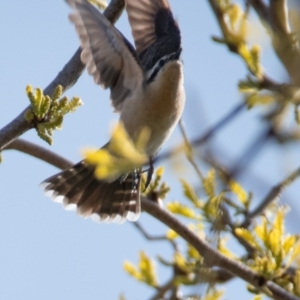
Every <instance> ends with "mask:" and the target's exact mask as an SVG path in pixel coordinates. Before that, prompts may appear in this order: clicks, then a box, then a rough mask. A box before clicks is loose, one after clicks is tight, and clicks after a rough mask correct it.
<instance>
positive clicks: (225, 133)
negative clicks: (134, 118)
mask: <svg viewBox="0 0 300 300" xmlns="http://www.w3.org/2000/svg"><path fill="white" fill-rule="evenodd" d="M170 2H171V6H172V8H173V12H174V15H175V17H176V18H177V20H178V22H179V25H180V28H181V31H182V38H183V61H184V68H185V87H186V93H187V101H186V108H185V112H184V115H183V121H184V122H185V125H186V129H187V133H188V136H189V137H190V138H193V137H197V136H200V135H201V134H203V133H204V132H206V130H207V129H208V128H209V127H210V126H212V125H214V124H215V123H216V122H217V121H218V120H220V119H221V118H222V117H223V116H224V115H225V114H226V113H228V112H229V111H230V110H231V109H233V107H235V106H236V105H237V104H238V103H240V101H241V100H242V96H241V95H240V94H239V92H238V90H237V82H238V80H239V79H243V78H245V76H246V75H247V71H246V68H245V66H244V64H243V62H242V61H241V59H240V58H238V57H237V56H235V55H234V54H231V53H229V52H228V50H227V49H226V48H225V47H224V46H222V45H219V44H216V43H214V42H213V41H212V40H211V36H212V35H216V36H220V34H219V28H218V26H217V23H216V20H215V17H214V16H213V14H212V11H211V10H210V7H209V6H208V4H207V2H208V1H196V0H190V1H179V0H171V1H170ZM69 12H70V9H69V7H68V6H67V5H66V3H65V2H64V1H62V0H61V1H38V0H29V1H26V2H25V1H16V0H12V1H2V2H1V3H0V33H1V41H2V47H1V54H2V59H1V60H0V70H1V71H0V79H1V83H2V84H1V89H0V107H1V109H0V127H2V126H4V125H5V124H6V123H8V122H9V121H10V120H11V119H13V118H14V117H15V116H17V115H18V114H19V113H20V112H21V111H22V110H23V109H24V108H25V107H26V106H27V105H28V100H27V97H26V94H25V87H26V85H28V84H31V85H32V86H33V87H41V88H44V87H46V86H47V85H48V83H49V82H51V81H52V79H53V78H54V77H55V76H56V75H57V73H58V72H59V71H60V70H61V69H62V67H63V66H64V64H65V63H66V62H67V61H68V60H69V58H70V57H71V56H72V55H73V53H74V52H75V50H76V49H77V47H78V45H79V43H78V38H77V36H76V33H75V30H74V28H73V25H72V24H71V23H70V22H69V21H68V18H67V15H68V13H69ZM117 27H118V28H119V29H120V30H121V31H122V32H123V34H124V35H125V36H126V37H127V38H128V39H129V40H130V41H132V38H131V32H130V28H129V25H128V22H127V17H126V15H125V14H124V15H123V16H122V18H121V19H120V20H119V21H118V23H117ZM259 31H260V33H261V34H260V35H259V36H264V30H263V29H262V28H260V29H259ZM253 41H255V38H253ZM258 41H259V42H262V39H261V37H260V38H259V40H258ZM262 60H263V64H264V67H265V69H266V71H267V73H268V74H271V75H272V77H273V78H274V79H277V80H283V78H285V74H284V71H283V69H282V67H281V66H280V64H279V63H278V62H277V60H276V58H275V56H274V54H273V53H272V51H271V50H270V47H269V44H268V40H264V41H263V52H262ZM67 95H68V96H69V97H72V96H80V97H81V98H82V100H83V102H84V106H82V107H80V108H79V109H78V111H77V112H76V113H74V114H70V115H68V116H67V117H66V118H65V121H64V126H63V130H61V131H57V132H55V134H54V144H53V146H51V147H50V146H48V145H46V144H45V143H44V142H43V141H41V140H40V139H39V138H38V137H37V136H36V133H35V131H33V130H32V131H30V132H28V133H26V134H25V135H24V136H23V138H25V139H28V140H30V141H32V142H36V143H37V144H40V145H43V146H45V147H46V148H50V149H52V150H53V151H56V152H57V153H59V154H61V155H63V156H65V157H67V158H68V159H69V160H72V161H74V162H77V161H78V160H80V159H81V150H82V149H83V147H86V146H94V147H98V146H101V145H102V144H104V143H105V142H106V141H107V140H108V138H109V132H110V128H111V124H112V121H113V120H117V115H116V114H113V113H112V109H111V106H110V103H109V100H108V99H109V92H108V91H103V90H101V88H100V87H98V86H96V85H95V84H94V82H93V80H92V78H91V77H89V76H88V75H87V73H86V72H85V73H84V74H83V75H82V76H81V78H80V79H79V81H78V82H77V84H76V85H75V86H74V87H73V88H72V89H70V90H69V91H67ZM261 113H262V110H261V109H254V110H252V111H250V112H247V113H246V111H245V112H243V113H242V114H241V115H240V116H239V117H238V118H236V119H235V120H234V121H233V122H232V123H230V125H228V126H227V127H226V128H224V129H222V130H221V131H220V132H219V133H218V134H217V135H216V137H215V138H214V139H213V140H212V141H211V143H210V145H211V146H212V147H213V149H214V152H215V153H216V155H218V157H219V158H220V160H221V161H223V163H224V164H226V165H229V166H230V165H232V164H233V163H234V162H235V161H236V159H237V158H238V157H239V155H240V154H241V153H243V150H245V149H246V148H247V145H249V144H250V143H251V141H252V139H253V138H254V137H255V136H256V134H257V132H259V131H260V130H261V128H262V126H263V122H262V121H260V116H261ZM180 141H181V136H180V134H179V130H178V129H177V130H176V131H175V132H174V134H173V136H172V137H171V139H170V141H169V142H168V143H167V145H166V146H165V148H164V149H163V150H162V152H163V151H166V150H167V149H171V148H172V146H174V145H177V144H178V143H179V142H180ZM272 146H274V145H272V144H270V145H269V146H268V147H266V148H265V149H264V150H263V151H262V152H261V153H260V154H259V155H258V157H256V159H255V160H254V161H253V164H252V166H251V168H249V169H248V171H247V173H246V174H244V175H243V176H242V177H241V178H240V180H241V182H242V183H243V184H244V186H245V188H246V189H248V190H251V191H254V192H256V194H255V199H254V201H259V200H260V199H261V198H262V197H263V196H264V195H266V193H267V192H268V191H269V189H270V187H271V186H273V185H275V184H276V183H278V182H279V181H280V180H282V179H283V178H284V176H286V175H287V174H288V172H290V171H292V170H293V168H295V167H296V166H299V161H300V156H299V151H298V152H297V151H295V150H294V149H293V148H292V147H284V148H282V149H277V148H275V147H272ZM200 151H202V150H200ZM203 151H204V149H203ZM163 164H164V165H165V167H166V175H165V178H166V180H167V181H168V182H170V184H171V186H172V192H171V193H170V195H169V197H168V199H170V200H175V199H176V200H181V199H183V194H182V191H181V189H180V184H179V178H180V177H185V178H188V179H189V180H190V181H191V182H193V183H195V184H196V183H197V177H196V175H195V174H194V173H193V172H192V170H191V169H190V168H185V169H181V170H180V171H178V169H176V168H175V167H174V165H176V163H174V164H170V163H163ZM186 165H187V163H186ZM57 171H58V170H57V169H56V168H55V167H53V166H50V165H47V164H46V163H44V162H41V161H38V160H36V159H34V158H32V157H29V156H27V155H25V154H21V153H17V152H15V151H6V152H4V153H3V163H2V164H1V165H0V187H1V197H0V201H1V204H2V207H1V211H0V215H1V217H0V239H1V248H0V249H1V250H0V298H1V299H13V300H15V299H24V300H27V299H45V300H47V299H73V300H77V299H118V296H119V295H120V293H123V294H124V295H125V296H126V299H131V300H134V299H147V298H149V297H150V296H151V295H152V293H153V291H152V290H151V289H149V288H148V287H146V286H144V285H142V284H137V283H136V282H135V281H134V280H133V279H132V278H130V277H129V276H128V275H127V274H126V273H125V272H124V271H123V269H122V264H123V261H124V260H125V259H128V260H130V261H132V262H137V259H138V251H139V250H140V249H144V250H145V251H146V252H147V253H148V254H149V255H150V256H152V257H155V256H156V255H157V254H159V255H160V256H163V257H165V258H168V257H169V256H170V254H171V253H172V249H171V247H170V246H169V245H168V244H166V243H163V242H152V243H150V242H147V241H145V240H144V238H143V237H142V236H141V235H140V233H139V232H137V231H136V229H135V228H134V227H133V225H132V224H130V222H126V223H125V224H124V225H122V226H119V225H115V224H111V225H106V224H101V225H99V224H96V223H93V222H92V221H91V220H84V219H82V218H80V217H79V216H77V215H76V214H75V213H74V212H66V211H64V210H63V209H62V207H61V206H60V205H58V204H55V203H53V202H51V200H50V199H48V198H47V197H45V196H44V195H43V193H42V191H41V189H40V188H39V187H38V184H39V183H40V182H41V181H42V180H44V179H45V178H47V177H49V176H50V175H53V174H54V173H55V172H57ZM204 171H206V169H204ZM249 178H256V180H254V181H250V180H249ZM299 187H300V184H299V181H298V182H296V183H295V184H294V185H293V186H292V187H291V188H290V189H289V190H288V192H287V193H285V194H284V199H283V202H284V200H286V201H288V203H289V204H290V205H291V206H292V208H293V210H292V212H291V213H290V215H289V218H290V220H291V221H290V225H291V224H292V222H293V220H295V218H296V217H297V215H299V209H298V208H297V206H295V204H294V203H296V200H297V196H296V192H297V191H298V194H299ZM140 221H141V223H142V224H143V226H144V227H145V228H147V230H148V231H149V233H152V234H162V233H164V232H165V231H166V228H165V226H163V225H161V224H160V223H159V222H158V221H156V220H154V219H153V218H152V217H150V216H148V215H146V214H142V216H141V218H140ZM290 228H291V230H292V231H293V232H295V230H296V229H295V228H293V227H290ZM233 247H234V248H233V250H234V251H240V249H238V248H236V247H235V246H233ZM158 270H159V279H160V282H161V283H164V282H166V281H167V280H168V279H169V276H170V274H169V270H168V269H166V268H164V267H159V268H158ZM197 289H198V288H197ZM199 290H200V291H201V288H199ZM244 290H245V283H242V282H241V281H240V282H238V280H234V281H233V282H232V283H230V284H229V287H228V293H227V294H226V295H227V297H226V298H227V299H237V298H236V297H235V296H236V295H237V292H239V293H243V291H244ZM197 291H198V290H197ZM240 295H242V294H239V297H240ZM226 298H225V299H226ZM246 298H247V299H251V296H250V295H247V296H245V299H246Z"/></svg>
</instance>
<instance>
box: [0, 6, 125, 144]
mask: <svg viewBox="0 0 300 300" xmlns="http://www.w3.org/2000/svg"><path fill="white" fill-rule="evenodd" d="M123 8H124V0H112V1H111V2H110V4H109V5H108V6H107V8H106V10H105V11H104V15H105V16H106V17H107V18H108V19H109V20H110V21H111V22H112V23H114V22H115V21H116V20H117V19H118V18H119V16H120V15H121V13H122V11H123ZM80 54H81V49H80V48H78V49H77V50H76V52H75V54H74V55H73V56H72V58H71V59H70V60H69V61H68V62H67V64H66V65H65V66H64V67H63V69H62V70H61V71H60V72H59V73H58V75H57V76H56V77H55V78H54V79H53V81H52V82H51V83H50V84H49V85H48V86H47V87H46V88H45V89H44V94H45V95H49V96H51V95H52V94H53V92H54V90H55V88H56V87H57V86H58V85H61V86H62V87H63V91H64V92H65V91H66V90H67V89H69V88H70V87H71V86H73V85H74V84H75V83H76V81H77V80H78V78H79V77H80V75H81V74H82V72H83V70H84V68H85V66H84V64H83V63H82V62H81V59H80ZM28 109H30V105H29V106H28V107H26V108H25V109H24V110H23V111H22V112H21V113H20V114H19V115H18V116H17V117H16V118H15V119H14V120H12V121H11V122H10V123H8V124H7V125H6V126H4V127H3V128H2V129H0V150H2V149H3V148H4V147H5V146H7V145H8V144H9V143H11V142H12V141H13V140H14V139H16V138H18V137H19V136H20V135H22V134H23V133H25V132H26V131H28V130H30V129H32V128H33V127H34V126H33V124H31V123H30V122H28V121H26V120H25V118H24V114H25V112H26V111H27V110H28Z"/></svg>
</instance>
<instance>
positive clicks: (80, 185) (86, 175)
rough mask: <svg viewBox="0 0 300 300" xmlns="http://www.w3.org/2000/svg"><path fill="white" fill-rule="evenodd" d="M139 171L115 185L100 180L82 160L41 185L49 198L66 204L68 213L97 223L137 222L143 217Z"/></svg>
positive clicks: (119, 180) (121, 178)
mask: <svg viewBox="0 0 300 300" xmlns="http://www.w3.org/2000/svg"><path fill="white" fill-rule="evenodd" d="M139 177H140V176H139V174H138V172H136V171H134V172H131V173H129V174H128V175H126V176H121V177H119V178H117V179H116V180H115V181H113V182H106V181H100V180H98V179H96V178H95V176H94V168H93V167H91V166H89V165H87V164H86V163H85V161H81V162H79V163H77V164H76V165H74V166H72V167H71V168H69V169H67V170H64V171H62V172H60V173H58V174H56V175H54V176H52V177H49V178H48V179H46V180H44V181H43V182H42V183H41V186H42V187H43V188H44V190H45V193H46V195H47V196H50V197H51V198H52V199H53V200H54V201H55V202H59V203H62V204H63V206H64V207H65V209H67V210H77V213H78V214H79V215H81V216H83V217H91V218H92V219H93V220H94V221H97V222H107V223H109V222H115V223H123V222H124V221H125V220H126V219H128V220H129V221H136V220H137V219H138V217H139V215H140V212H141V207H140V194H139V190H140V189H139V184H140V178H139Z"/></svg>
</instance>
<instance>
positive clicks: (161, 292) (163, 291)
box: [150, 278, 174, 300]
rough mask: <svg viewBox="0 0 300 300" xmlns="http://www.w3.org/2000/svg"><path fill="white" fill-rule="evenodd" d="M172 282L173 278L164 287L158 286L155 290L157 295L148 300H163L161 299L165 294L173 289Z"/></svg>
mask: <svg viewBox="0 0 300 300" xmlns="http://www.w3.org/2000/svg"><path fill="white" fill-rule="evenodd" d="M173 280H174V278H172V279H171V280H169V281H168V282H167V283H165V284H164V285H162V286H160V287H159V288H158V289H157V293H156V294H155V295H154V296H152V297H151V298H150V300H162V299H164V298H163V297H164V296H165V294H166V293H167V292H168V291H169V290H171V289H172V288H173V287H174V283H173Z"/></svg>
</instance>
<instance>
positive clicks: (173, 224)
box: [16, 143, 300, 300]
mask: <svg viewBox="0 0 300 300" xmlns="http://www.w3.org/2000/svg"><path fill="white" fill-rule="evenodd" d="M25 144H27V143H25ZM30 144H31V143H30ZM27 145H28V144H27ZM30 146H32V145H30ZM16 148H17V147H16ZM21 148H22V147H19V149H18V150H20V151H23V150H21ZM24 148H25V147H23V149H24ZM27 149H32V148H31V147H28V148H27ZM45 150H46V149H44V148H43V147H39V151H40V152H43V151H45ZM31 152H33V151H31ZM45 152H46V153H47V155H49V153H51V152H52V151H49V150H46V151H45ZM26 153H28V154H31V153H30V151H27V152H26ZM47 155H46V154H45V156H44V157H47ZM34 156H35V155H34ZM54 156H55V155H53V157H54ZM41 157H42V155H40V157H39V158H41ZM56 158H57V159H58V161H59V162H58V163H57V166H58V165H61V166H62V165H65V166H69V165H70V164H71V165H72V163H70V162H69V161H68V160H66V159H64V158H63V157H61V156H57V157H56ZM50 161H51V160H49V161H47V162H50ZM50 163H51V162H50ZM299 176H300V168H299V169H297V170H296V171H295V172H293V173H292V174H291V175H290V176H288V177H287V178H286V179H285V180H284V181H283V182H282V183H281V184H280V186H282V187H285V186H287V185H288V184H289V183H291V182H292V181H293V180H295V179H296V178H298V177H299ZM276 195H277V196H278V192H277V193H276ZM141 200H142V209H143V210H144V211H146V212H147V213H149V214H150V215H152V216H153V217H154V218H156V219H157V220H159V221H161V222H162V223H164V224H165V225H167V226H168V227H170V228H171V229H173V230H174V231H176V232H177V233H178V234H179V235H180V236H181V237H182V238H183V239H184V240H185V241H187V242H188V243H189V244H191V245H192V246H193V247H194V248H195V249H197V251H198V252H199V253H200V254H201V255H202V257H203V258H204V261H205V263H206V264H207V265H208V266H218V267H220V268H223V269H225V270H227V271H229V272H231V273H232V274H234V275H236V276H238V277H240V278H242V279H243V280H245V281H247V282H248V283H250V284H251V285H253V286H255V287H256V288H257V289H259V290H261V291H262V292H264V293H267V294H268V291H269V292H271V297H272V298H274V299H278V300H284V299H286V300H299V298H298V297H296V296H294V295H291V294H290V293H288V292H287V291H285V290H284V289H283V288H281V287H280V286H278V285H277V284H275V283H274V282H272V281H266V279H265V278H264V277H263V276H261V275H260V274H258V273H256V272H254V271H252V270H251V269H250V268H249V267H247V266H245V265H243V264H242V263H239V262H237V261H234V260H231V259H229V258H227V257H226V256H225V255H223V254H221V253H219V252H218V251H217V250H216V249H214V248H213V247H211V246H210V245H209V244H208V243H207V242H206V241H205V240H203V239H201V238H199V236H198V235H197V234H196V233H194V232H193V231H191V230H190V229H189V228H188V227H187V226H185V225H184V224H183V223H182V222H181V221H179V220H178V219H176V218H175V217H174V216H173V215H172V214H171V213H169V212H168V211H167V210H165V209H163V208H161V207H160V206H159V205H157V204H155V203H154V202H153V201H151V200H148V199H147V198H144V197H143V198H142V199H141ZM252 215H253V214H252Z"/></svg>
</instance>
